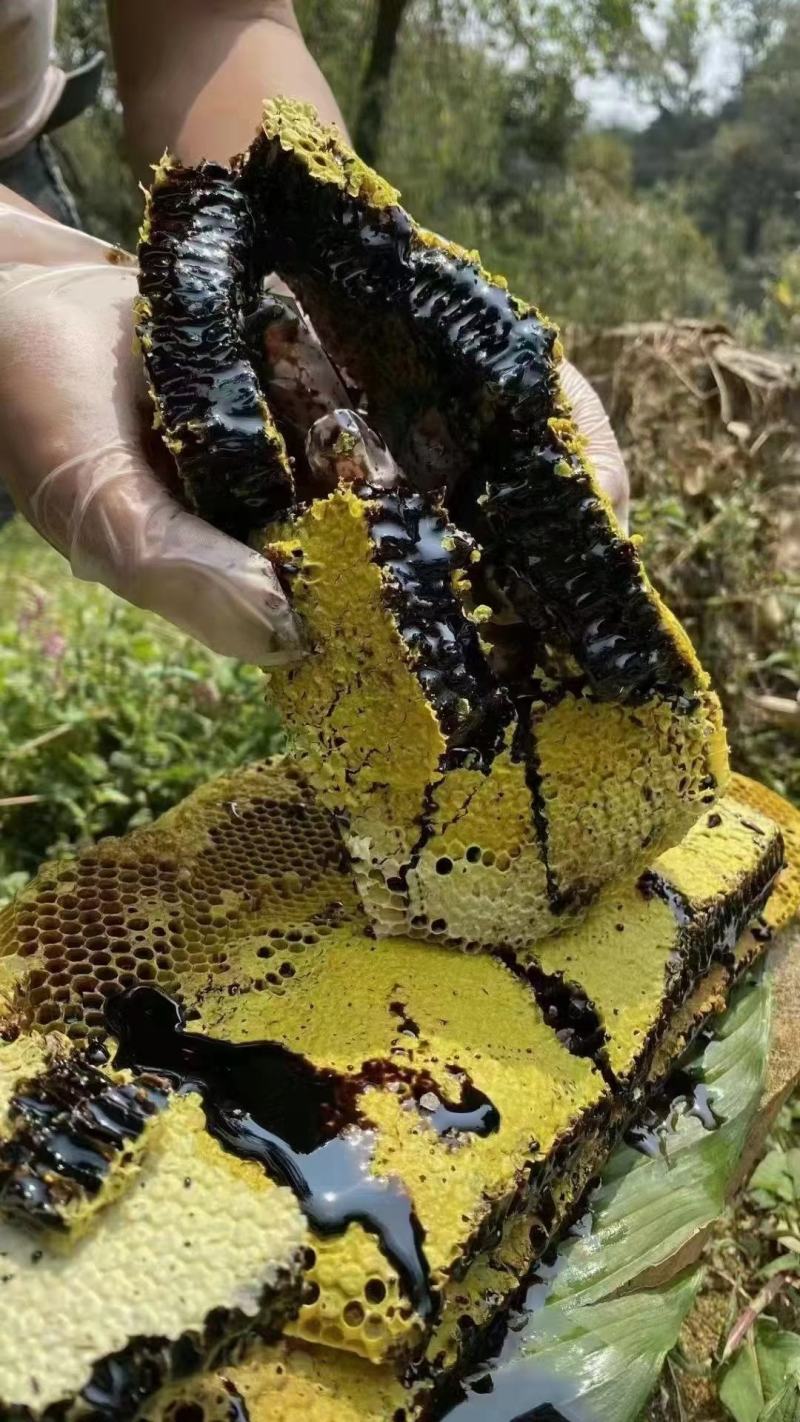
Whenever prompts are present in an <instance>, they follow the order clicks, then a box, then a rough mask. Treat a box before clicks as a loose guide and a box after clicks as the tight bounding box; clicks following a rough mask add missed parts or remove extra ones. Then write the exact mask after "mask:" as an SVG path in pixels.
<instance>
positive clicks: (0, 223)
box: [0, 202, 135, 281]
mask: <svg viewBox="0 0 800 1422" xmlns="http://www.w3.org/2000/svg"><path fill="white" fill-rule="evenodd" d="M20 252H24V253H25V262H26V264H27V265H30V266H43V267H49V268H52V267H55V266H59V265H62V264H67V265H68V264H70V263H72V262H78V263H81V264H84V263H87V264H89V265H93V264H96V263H98V262H110V263H112V264H114V265H128V264H131V265H135V259H134V258H133V257H132V256H131V255H130V254H129V253H128V252H123V251H122V250H121V249H120V248H119V247H111V246H109V244H108V242H103V241H102V239H101V238H100V237H92V236H90V235H89V233H88V232H81V231H79V230H78V229H77V228H75V227H63V226H62V225H61V223H60V222H56V221H54V220H53V219H52V218H50V217H45V215H44V214H43V213H41V212H38V211H37V209H36V208H35V207H30V208H25V209H23V208H19V207H17V206H14V207H12V206H11V204H10V203H5V202H0V263H3V264H4V265H5V266H6V270H7V272H8V274H9V277H10V280H11V281H13V280H14V272H15V270H18V269H19V268H18V259H19V253H20Z"/></svg>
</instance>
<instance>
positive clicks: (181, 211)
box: [136, 155, 294, 533]
mask: <svg viewBox="0 0 800 1422" xmlns="http://www.w3.org/2000/svg"><path fill="white" fill-rule="evenodd" d="M252 240H253V219H252V215H251V213H250V209H249V205H248V202H247V199H246V197H245V196H244V194H243V193H242V192H241V191H240V189H239V188H238V186H237V185H236V184H235V183H234V182H233V180H232V175H231V173H230V170H229V169H228V168H224V167H222V166H221V165H220V164H218V163H201V164H199V165H198V167H197V168H185V167H183V166H182V165H181V164H180V163H178V162H176V161H175V160H174V159H173V158H170V157H168V156H167V155H165V157H164V158H163V159H162V161H161V162H160V163H159V164H158V165H157V167H156V169H155V176H154V179H153V184H152V187H151V189H150V192H149V193H148V194H147V198H146V208H145V215H144V221H143V224H142V231H141V234H140V242H139V299H138V301H137V303H136V331H137V336H138V339H139V343H140V346H141V350H142V355H143V359H144V367H145V372H146V375H147V380H148V386H149V389H150V393H151V396H152V399H153V403H154V405H155V411H156V423H157V425H158V428H159V429H160V430H161V431H162V435H163V439H164V443H165V444H166V446H167V448H168V449H169V451H170V453H171V454H172V456H173V458H174V459H175V463H176V465H177V468H178V471H179V473H180V476H181V479H182V482H183V485H184V488H185V491H186V494H187V496H188V498H189V501H190V503H191V504H192V506H193V507H194V508H195V509H196V510H197V511H198V512H199V513H201V514H203V516H204V517H206V518H207V519H209V521H210V522H213V523H217V524H219V525H220V527H224V528H225V529H226V530H229V531H231V532H233V533H242V532H244V531H246V529H247V527H248V526H249V525H250V524H251V523H252V522H253V520H254V519H257V518H259V517H260V518H262V519H265V518H270V517H272V515H273V514H274V513H276V512H277V510H278V509H280V508H285V507H286V506H287V504H289V503H290V502H291V500H292V498H293V495H294V486H293V481H292V473H291V467H290V463H289V458H288V455H287V452H286V445H285V443H284V440H283V436H282V434H281V433H280V431H279V430H278V429H277V428H276V426H275V422H274V420H273V418H272V415H271V412H270V410H269V407H268V405H267V403H266V401H265V399H264V396H263V394H262V392H261V387H260V385H259V382H258V378H257V376H256V373H255V370H254V369H253V365H252V362H251V360H250V355H249V351H248V348H247V345H246V342H245V339H244V336H243V332H242V325H243V315H244V312H245V311H246V310H248V309H249V308H250V307H251V306H252V305H253V304H254V302H255V300H256V296H257V286H256V282H255V277H254V274H253V273H252V272H251V261H250V255H249V253H250V247H251V245H252Z"/></svg>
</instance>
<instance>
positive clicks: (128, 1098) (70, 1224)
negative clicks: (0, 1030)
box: [0, 1033, 167, 1238]
mask: <svg viewBox="0 0 800 1422" xmlns="http://www.w3.org/2000/svg"><path fill="white" fill-rule="evenodd" d="M18 1040H19V1042H20V1043H22V1044H31V1043H33V1044H35V1045H36V1046H37V1047H41V1046H44V1044H45V1043H46V1047H45V1050H44V1051H43V1052H40V1053H38V1055H39V1056H40V1060H39V1061H37V1062H36V1065H35V1069H34V1071H33V1072H32V1073H30V1074H28V1073H26V1072H24V1071H22V1072H21V1071H20V1070H19V1062H18V1061H17V1060H16V1059H15V1053H14V1052H13V1051H12V1050H10V1049H6V1051H4V1052H3V1053H1V1054H0V1074H2V1076H3V1077H4V1078H5V1089H4V1090H3V1095H4V1096H6V1097H7V1104H6V1107H5V1111H4V1115H3V1118H2V1121H1V1123H0V1216H6V1217H7V1218H9V1219H11V1220H12V1221H17V1222H19V1223H20V1224H25V1225H28V1226H30V1227H33V1228H44V1229H55V1230H59V1231H63V1232H64V1233H66V1234H68V1235H69V1236H70V1237H71V1238H75V1237H76V1235H77V1234H78V1233H79V1232H82V1231H83V1230H85V1229H87V1228H88V1227H89V1225H90V1223H91V1222H92V1220H93V1219H94V1216H95V1214H96V1212H97V1211H98V1210H99V1209H101V1208H102V1207H103V1206H105V1205H107V1204H108V1203H109V1202H110V1201H111V1200H113V1199H114V1197H115V1196H116V1195H117V1194H118V1193H119V1192H120V1191H121V1190H123V1189H126V1188H127V1187H128V1186H129V1185H130V1184H131V1183H132V1181H133V1180H134V1179H136V1177H137V1176H138V1173H139V1168H140V1165H141V1158H142V1155H143V1153H144V1152H145V1151H146V1149H147V1147H148V1144H149V1141H150V1136H151V1134H152V1132H153V1130H154V1129H158V1128H159V1127H160V1125H161V1120H162V1117H161V1113H162V1111H163V1109H164V1106H165V1105H166V1102H167V1089H166V1085H165V1083H164V1081H163V1080H161V1079H159V1078H151V1079H148V1078H138V1079H137V1080H133V1081H132V1080H130V1078H127V1077H126V1076H125V1075H124V1074H121V1073H118V1072H116V1073H111V1072H106V1071H103V1070H101V1069H100V1067H99V1066H98V1065H97V1064H96V1063H95V1062H93V1061H92V1060H90V1059H89V1057H88V1056H87V1055H86V1054H85V1053H75V1052H71V1051H70V1044H69V1042H68V1041H67V1039H66V1038H58V1037H57V1036H56V1034H55V1033H50V1035H49V1036H48V1037H40V1038H39V1039H38V1041H37V1039H36V1038H33V1037H20V1038H19V1039H18Z"/></svg>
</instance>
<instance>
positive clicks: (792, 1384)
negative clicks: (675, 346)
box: [758, 1378, 800, 1422]
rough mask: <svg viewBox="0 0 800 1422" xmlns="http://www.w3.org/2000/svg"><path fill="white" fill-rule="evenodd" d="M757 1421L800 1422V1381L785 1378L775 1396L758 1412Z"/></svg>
mask: <svg viewBox="0 0 800 1422" xmlns="http://www.w3.org/2000/svg"><path fill="white" fill-rule="evenodd" d="M758 1422H800V1382H798V1380H797V1378H787V1380H786V1382H785V1384H784V1386H783V1387H782V1388H781V1391H780V1393H779V1394H778V1396H777V1397H773V1399H772V1401H771V1402H768V1403H767V1405H766V1407H765V1408H764V1409H763V1411H761V1412H760V1413H759V1414H758Z"/></svg>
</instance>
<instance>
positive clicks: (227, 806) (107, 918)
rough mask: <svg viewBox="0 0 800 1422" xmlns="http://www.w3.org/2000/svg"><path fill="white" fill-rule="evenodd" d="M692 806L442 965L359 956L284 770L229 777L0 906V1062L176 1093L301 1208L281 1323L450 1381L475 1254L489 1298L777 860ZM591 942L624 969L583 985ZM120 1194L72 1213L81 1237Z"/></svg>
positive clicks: (541, 1234)
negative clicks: (690, 816) (623, 877)
mask: <svg viewBox="0 0 800 1422" xmlns="http://www.w3.org/2000/svg"><path fill="white" fill-rule="evenodd" d="M714 815H716V816H717V817H718V818H719V824H716V823H714V824H709V823H707V822H703V821H701V822H700V823H699V824H698V825H697V826H696V827H695V829H694V830H693V831H692V832H691V834H690V836H689V837H688V839H687V842H686V846H685V848H683V849H681V850H677V851H676V850H673V851H669V852H668V853H667V854H666V855H663V856H661V858H660V859H658V860H656V861H654V863H653V864H652V865H651V868H650V870H649V871H648V873H647V874H645V877H644V880H643V881H642V882H641V883H640V884H639V885H638V886H637V885H636V884H632V885H629V887H628V888H627V889H626V891H625V893H624V894H623V895H621V896H620V895H618V896H617V898H616V899H614V898H613V897H609V898H604V897H601V898H600V899H599V900H598V901H597V902H596V903H595V904H594V905H592V906H591V907H590V909H589V910H588V914H587V917H586V919H585V920H584V923H583V925H582V926H581V927H580V928H577V927H574V928H571V929H570V930H569V931H568V932H567V933H565V934H562V935H560V936H559V937H554V938H549V939H548V940H547V943H546V948H547V954H548V955H549V956H545V954H544V953H542V954H540V955H538V956H536V955H535V954H534V953H533V952H531V953H529V954H527V955H525V954H521V955H517V956H516V958H515V957H514V955H513V954H509V953H508V952H506V953H504V954H503V955H501V956H497V955H493V954H489V953H480V954H472V955H470V954H466V955H465V954H459V953H456V952H454V951H453V949H452V948H447V947H444V946H439V945H436V944H434V943H429V942H420V941H416V940H414V939H410V938H402V937H399V936H396V937H390V938H386V939H380V940H376V939H375V938H374V936H372V935H371V933H370V928H369V923H368V921H367V918H366V916H365V914H364V911H363V908H362V906H361V902H360V898H359V895H358V892H357V890H356V885H355V882H354V879H353V876H352V874H351V873H350V870H349V867H348V864H347V861H346V856H345V855H344V853H343V848H342V843H341V839H340V836H339V834H338V831H337V826H336V823H335V820H334V819H333V817H332V816H330V815H329V814H328V813H327V812H326V811H325V810H324V809H323V808H322V807H321V806H320V805H319V804H318V803H317V802H316V800H315V798H314V796H313V792H312V790H311V787H310V785H309V783H308V781H307V780H306V779H305V777H304V775H303V773H302V771H301V770H300V769H299V768H298V767H297V766H295V765H293V764H292V763H291V762H289V761H285V760H284V761H281V760H278V761H276V762H274V763H272V764H270V765H268V766H264V767H261V768H253V769H251V770H247V771H243V772H240V773H238V774H237V775H235V776H231V777H226V778H223V779H222V780H220V781H218V782H216V783H214V784H212V785H211V786H207V787H205V788H204V789H203V790H201V791H199V792H197V793H196V794H195V795H194V796H192V797H190V798H189V800H187V801H186V802H184V804H183V805H181V806H179V807H178V808H177V809H176V810H174V811H171V812H170V813H169V814H167V815H166V816H164V817H163V819H162V820H161V821H159V822H158V824H156V825H155V826H153V827H152V828H148V829H143V830H139V831H136V832H134V833H133V834H132V835H130V836H128V837H127V839H125V840H120V841H113V840H107V841H104V842H103V843H102V844H101V845H99V846H97V847H96V848H95V849H94V850H93V851H91V852H90V853H87V854H85V855H83V856H81V857H79V858H78V859H77V860H76V861H74V862H73V863H72V864H66V865H53V866H48V867H47V869H46V870H45V871H43V874H42V876H41V878H40V880H39V882H37V883H35V884H33V885H32V886H30V887H29V888H28V889H27V890H25V891H23V893H22V894H21V895H20V896H19V898H18V900H17V901H16V903H15V904H14V905H12V906H10V907H9V908H8V909H6V910H4V912H3V914H2V915H1V916H0V944H2V949H3V956H2V958H0V984H1V985H2V994H3V1000H4V1002H5V1004H6V1015H5V1018H4V1021H5V1024H6V1032H8V1028H9V1026H10V1025H11V1024H14V1026H15V1027H21V1028H22V1033H21V1035H20V1037H19V1038H17V1040H16V1041H15V1042H10V1043H8V1044H7V1046H6V1048H5V1050H6V1051H9V1052H12V1051H13V1052H15V1053H17V1054H18V1053H19V1052H20V1050H21V1048H20V1043H21V1042H34V1043H36V1044H37V1048H38V1043H40V1042H41V1043H44V1044H48V1043H49V1041H51V1040H52V1041H53V1042H55V1043H56V1044H58V1043H61V1042H63V1040H64V1037H65V1036H66V1038H67V1040H69V1041H71V1042H73V1043H74V1044H75V1046H76V1047H79V1048H82V1047H83V1046H84V1045H85V1044H86V1043H87V1042H88V1044H89V1045H90V1047H91V1046H92V1044H94V1043H103V1042H104V1043H105V1044H106V1046H107V1047H110V1048H111V1049H112V1051H115V1050H116V1049H117V1048H118V1049H119V1053H120V1056H121V1059H118V1060H117V1061H116V1066H115V1067H114V1069H115V1070H122V1069H124V1070H126V1071H133V1072H134V1073H141V1072H142V1071H146V1072H148V1073H150V1074H151V1075H154V1076H155V1077H165V1078H166V1079H167V1080H168V1081H169V1082H170V1083H171V1086H172V1087H173V1088H174V1087H176V1086H180V1085H183V1086H184V1087H186V1086H189V1087H191V1088H192V1090H193V1092H196V1093H198V1094H199V1100H198V1097H197V1096H195V1095H190V1096H189V1097H186V1098H184V1097H180V1098H178V1101H177V1102H175V1103H174V1106H177V1105H180V1104H181V1102H183V1101H185V1102H186V1103H187V1104H191V1105H192V1108H193V1110H194V1111H195V1113H196V1116H195V1120H196V1123H197V1132H196V1142H195V1146H193V1147H192V1148H193V1149H195V1148H198V1147H197V1140H202V1141H203V1142H205V1143H207V1144H208V1146H209V1147H212V1146H213V1148H214V1150H215V1151H216V1152H217V1158H218V1159H221V1160H223V1161H224V1162H230V1163H231V1164H232V1165H235V1166H236V1168H237V1169H242V1170H247V1171H250V1172H255V1173H256V1174H258V1175H259V1178H264V1179H265V1180H266V1183H268V1184H269V1183H271V1182H272V1181H275V1182H277V1184H276V1185H274V1186H273V1193H275V1194H276V1195H277V1197H278V1198H281V1199H282V1198H283V1197H284V1196H286V1195H289V1198H290V1199H292V1198H293V1196H292V1195H291V1193H290V1191H287V1190H286V1189H282V1188H280V1187H281V1186H285V1185H289V1186H290V1187H291V1188H292V1189H293V1190H294V1191H296V1192H297V1193H298V1195H299V1197H300V1199H301V1203H302V1204H303V1208H304V1210H305V1212H306V1215H307V1218H308V1224H309V1227H310V1231H311V1233H310V1238H309V1241H308V1246H307V1251H306V1253H305V1255H304V1268H305V1285H304V1290H305V1291H304V1296H303V1303H302V1305H301V1307H300V1310H299V1312H298V1314H297V1317H296V1319H295V1320H294V1322H292V1323H289V1324H287V1325H286V1327H287V1331H288V1332H289V1333H290V1334H291V1335H292V1336H294V1337H295V1338H297V1339H298V1340H302V1341H304V1342H308V1343H314V1344H323V1345H325V1346H327V1347H329V1348H335V1349H337V1350H343V1351H344V1352H346V1353H348V1354H352V1355H353V1356H358V1357H361V1358H363V1359H365V1360H366V1361H367V1362H369V1363H370V1365H371V1366H372V1365H374V1364H375V1363H378V1362H380V1363H384V1362H386V1363H389V1364H391V1366H392V1367H393V1368H395V1369H396V1370H397V1369H399V1370H400V1371H401V1372H402V1370H403V1369H404V1368H405V1366H406V1365H407V1362H408V1360H410V1359H411V1358H413V1357H417V1358H419V1357H420V1355H424V1356H425V1357H426V1358H427V1359H428V1361H429V1364H430V1365H431V1366H433V1364H434V1361H435V1360H438V1366H440V1367H443V1368H445V1369H447V1368H451V1367H453V1366H456V1365H458V1364H459V1360H461V1359H462V1358H464V1357H465V1356H467V1355H468V1354H469V1351H470V1348H474V1337H473V1336H472V1334H471V1332H470V1330H468V1331H467V1333H466V1334H465V1333H464V1331H463V1326H462V1322H461V1320H462V1319H463V1317H464V1315H465V1305H464V1299H465V1298H466V1299H467V1300H468V1301H470V1302H469V1305H468V1306H467V1307H466V1313H467V1314H470V1313H474V1314H475V1316H476V1317H477V1318H478V1319H479V1320H480V1319H482V1320H483V1322H484V1323H485V1322H487V1321H489V1320H490V1319H491V1316H492V1312H493V1309H496V1308H497V1307H498V1306H499V1301H500V1295H499V1292H498V1289H497V1287H496V1285H497V1282H498V1265H497V1261H498V1260H501V1261H502V1262H501V1263H500V1266H499V1268H500V1274H501V1277H502V1279H503V1281H504V1285H505V1284H508V1286H509V1291H511V1289H512V1288H513V1284H514V1281H515V1280H517V1279H518V1278H519V1276H520V1273H521V1272H523V1271H524V1269H526V1268H527V1267H529V1266H530V1263H531V1262H532V1260H533V1258H535V1256H536V1254H537V1253H538V1252H539V1251H540V1250H541V1249H542V1248H543V1247H544V1246H545V1245H546V1243H547V1241H548V1240H549V1239H550V1238H551V1237H552V1236H553V1235H554V1234H555V1233H557V1232H558V1229H559V1228H560V1227H562V1225H563V1222H564V1221H565V1220H566V1219H567V1218H568V1217H569V1215H570V1212H571V1210H572V1209H573V1208H574V1206H575V1203H576V1201H577V1200H578V1199H579V1197H580V1195H581V1193H582V1191H583V1190H584V1188H585V1186H586V1184H587V1182H588V1180H589V1179H590V1178H591V1177H592V1176H593V1175H595V1174H596V1173H597V1171H598V1170H599V1169H600V1168H601V1166H602V1163H603V1161H604V1159H605V1158H606V1156H607V1154H608V1151H609V1150H610V1148H611V1145H612V1144H613V1141H614V1139H615V1138H616V1137H617V1135H618V1134H619V1132H620V1131H621V1130H622V1129H624V1128H625V1124H626V1122H627V1121H628V1120H629V1119H630V1113H631V1103H632V1101H633V1100H634V1097H633V1096H632V1095H631V1091H630V1086H631V1084H633V1083H638V1082H641V1081H643V1080H644V1077H645V1074H646V1073H647V1072H648V1071H649V1070H650V1069H651V1067H652V1063H653V1062H654V1061H655V1060H656V1054H657V1053H658V1052H659V1051H663V1050H664V1043H665V1041H666V1040H668V1034H669V1030H670V1025H671V1022H672V1020H673V1019H675V1020H677V1015H678V1014H679V1013H680V1012H681V1011H682V1010H683V1005H684V1003H685V1002H686V1001H687V1000H689V999H690V995H691V994H692V993H693V992H694V991H696V990H697V983H698V979H699V978H701V977H705V979H706V980H708V981H709V983H710V975H711V974H712V973H713V972H714V971H715V970H719V972H720V973H721V974H722V981H721V982H718V983H717V984H716V986H714V987H713V988H710V992H711V997H710V999H709V1000H710V1001H712V1002H719V1000H720V999H724V996H725V992H726V990H727V984H728V983H729V982H730V981H731V980H732V976H733V973H734V946H735V940H736V937H737V935H738V933H739V930H740V929H741V928H742V927H743V926H744V925H745V923H746V922H747V921H748V919H749V916H750V914H751V913H756V912H757V911H758V910H759V908H760V907H761V905H762V902H763V899H764V897H765V895H766V893H767V892H768V890H769V887H770V885H771V883H772V881H773V879H774V876H775V873H776V869H777V868H778V867H779V866H780V864H781V862H782V849H781V841H780V836H779V834H778V832H777V830H776V829H775V828H774V826H773V825H772V823H771V822H770V821H768V820H766V819H765V818H764V817H763V816H762V815H760V814H759V813H758V812H756V811H753V810H750V809H747V810H746V811H742V810H741V809H740V808H739V807H738V806H737V804H736V802H734V801H730V802H728V801H725V802H723V803H722V804H721V805H720V806H718V807H716V809H715V810H712V811H709V812H707V818H710V817H711V816H714ZM715 836H716V837H715ZM701 861H702V865H703V866H704V867H703V868H702V872H701V869H700V868H699V867H698V865H699V864H700V863H701ZM620 906H621V907H620ZM620 923H621V924H622V929H619V928H618V927H617V925H618V924H620ZM609 942H612V943H614V944H615V951H619V952H621V953H623V957H624V955H625V954H626V953H627V954H629V955H630V954H632V957H631V960H630V962H627V959H626V960H625V961H626V967H625V971H624V972H621V973H620V972H616V971H615V972H611V973H610V972H608V971H607V970H606V972H605V973H604V972H603V971H602V970H601V966H600V965H601V964H603V963H605V964H606V965H608V962H609V957H610V952H611V950H610V948H609V947H608V946H607V945H608V943H609ZM618 942H621V943H623V944H624V945H625V946H624V947H623V948H620V949H619V950H617V949H616V944H617V943H618ZM759 947H760V945H759V944H758V943H757V941H756V940H753V949H752V951H753V952H755V951H758V949H759ZM68 955H71V956H68ZM65 977H66V983H65V982H64V978H65ZM65 987H66V989H67V990H66V991H65ZM126 1014H127V1016H126ZM136 1014H138V1018H137V1016H136ZM148 1014H150V1015H149V1016H148ZM688 1030H689V1029H688V1028H687V1027H686V1025H685V1024H684V1027H683V1028H682V1031H683V1034H684V1036H685V1034H686V1032H687V1031H688ZM681 1040H683V1038H682V1039H681ZM35 1067H36V1064H35V1062H34V1063H32V1065H31V1070H30V1072H29V1073H27V1074H31V1073H32V1074H34V1075H35V1074H36V1071H35ZM39 1070H41V1067H40V1068H39ZM287 1103H288V1105H287ZM174 1106H172V1107H170V1110H169V1111H168V1112H167V1113H166V1120H169V1117H170V1111H171V1110H173V1109H174ZM201 1123H202V1125H201ZM160 1140H161V1133H159V1134H158V1135H157V1136H155V1137H154V1141H160ZM155 1149H156V1145H155V1144H154V1145H153V1146H152V1147H150V1148H149V1149H148V1151H147V1152H146V1153H145V1166H146V1162H147V1160H148V1159H149V1158H150V1155H151V1152H153V1151H155ZM145 1166H143V1167H142V1168H143V1169H144V1168H145ZM267 1177H268V1178H267ZM136 1194H137V1192H136V1191H130V1190H129V1191H128V1192H127V1193H125V1194H123V1195H122V1196H120V1198H119V1199H117V1200H115V1201H114V1202H113V1203H111V1204H110V1205H108V1206H107V1208H106V1209H105V1210H103V1211H102V1212H101V1213H100V1214H99V1215H98V1217H97V1220H96V1222H95V1223H94V1225H93V1227H92V1231H90V1235H89V1238H92V1239H93V1238H96V1239H97V1240H98V1247H99V1241H100V1240H101V1239H102V1237H103V1234H104V1232H105V1230H106V1221H108V1222H109V1224H110V1222H111V1221H112V1220H113V1218H114V1217H115V1212H117V1211H119V1210H121V1209H122V1208H123V1207H124V1205H125V1202H126V1200H129V1199H132V1198H135V1197H136ZM75 1247H76V1248H78V1247H80V1243H79V1244H78V1245H76V1246H75ZM493 1261H494V1262H493ZM491 1280H494V1284H495V1287H494V1288H492V1287H490V1281H491ZM0 1375H2V1373H1V1371H0Z"/></svg>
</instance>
